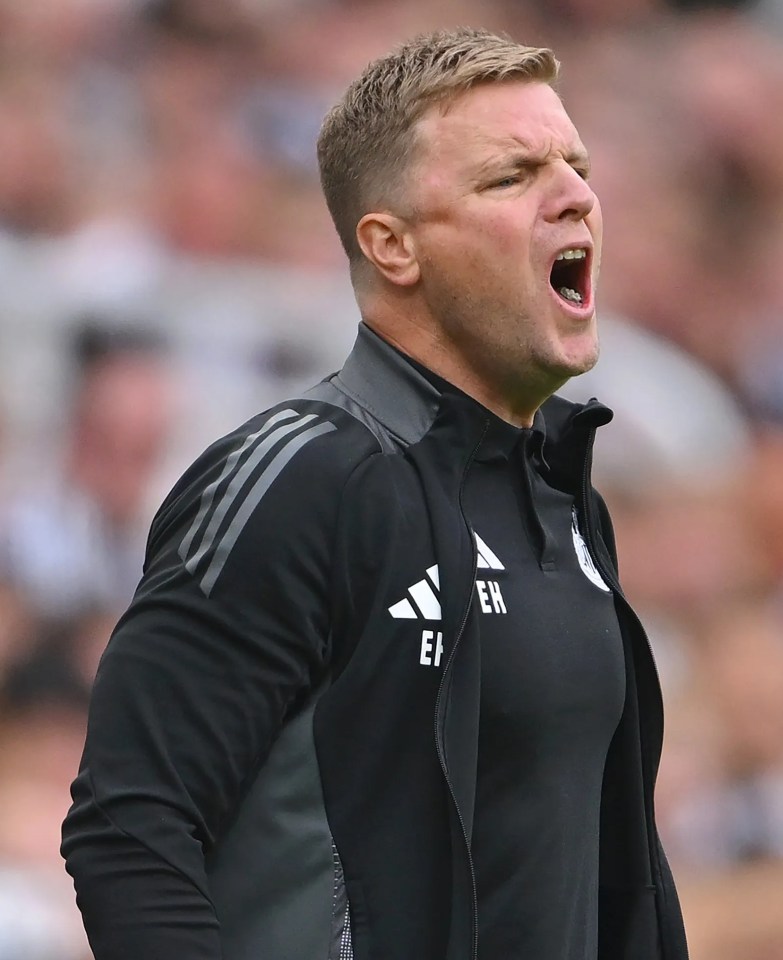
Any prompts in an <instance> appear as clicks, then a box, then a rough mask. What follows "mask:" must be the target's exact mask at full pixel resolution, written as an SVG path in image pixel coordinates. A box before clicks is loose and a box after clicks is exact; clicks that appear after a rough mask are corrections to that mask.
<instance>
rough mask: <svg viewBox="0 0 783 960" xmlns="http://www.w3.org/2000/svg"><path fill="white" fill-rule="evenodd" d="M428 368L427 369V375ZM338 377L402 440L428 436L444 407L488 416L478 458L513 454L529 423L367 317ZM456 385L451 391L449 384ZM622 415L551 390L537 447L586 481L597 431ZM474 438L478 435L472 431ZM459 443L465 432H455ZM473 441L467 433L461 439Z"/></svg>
mask: <svg viewBox="0 0 783 960" xmlns="http://www.w3.org/2000/svg"><path fill="white" fill-rule="evenodd" d="M425 374H426V375H425ZM335 383H336V385H337V386H339V388H340V389H341V390H342V391H343V392H344V393H346V394H347V395H348V396H349V397H351V398H352V399H353V400H355V401H356V402H357V403H359V404H360V405H361V406H362V407H363V408H364V409H365V410H367V411H368V412H369V413H370V414H371V415H372V416H373V417H374V418H375V419H376V420H377V421H378V422H379V423H380V424H381V425H382V426H383V427H384V428H385V429H386V430H387V431H388V432H389V433H390V434H391V435H392V436H393V437H394V438H395V439H396V440H398V441H399V442H400V444H401V445H402V446H409V445H411V444H414V443H416V442H417V441H419V440H421V438H422V437H423V436H424V434H426V433H427V431H428V430H429V429H430V428H431V427H432V425H433V423H434V422H435V419H436V417H437V416H438V411H439V410H440V409H441V406H442V401H446V402H445V403H444V404H443V406H444V407H446V408H448V407H451V408H452V409H459V410H460V415H459V419H460V420H462V421H463V423H464V422H465V421H466V420H473V421H474V422H475V423H480V424H481V426H482V428H483V426H484V425H485V424H486V423H487V422H488V423H489V426H488V428H487V431H486V436H485V439H484V440H483V441H482V444H481V448H480V449H479V450H477V451H476V454H475V456H476V459H479V460H483V459H485V458H487V457H490V458H491V457H493V456H497V455H501V456H506V457H507V456H509V455H510V453H511V452H512V450H513V449H514V448H515V446H516V443H517V442H518V439H519V437H520V436H522V435H524V434H525V433H528V434H529V433H530V431H529V430H528V431H525V430H521V429H519V428H517V427H514V426H513V425H511V424H509V423H506V422H505V421H504V420H501V418H500V417H498V416H497V415H496V414H494V413H492V411H490V410H488V409H487V408H486V407H484V406H482V404H480V403H479V402H478V401H476V400H474V399H473V398H472V397H469V396H468V395H467V394H466V393H464V392H463V391H462V390H460V389H459V388H458V387H456V386H454V385H453V384H448V383H447V382H446V381H444V380H443V379H442V378H441V377H439V376H438V375H437V374H434V373H432V372H430V371H425V372H422V368H421V367H420V365H419V364H418V363H417V362H415V361H411V359H410V358H408V357H406V356H405V355H404V354H402V353H400V351H399V350H397V349H396V348H395V347H393V346H392V345H391V344H390V343H388V342H387V341H386V340H384V339H383V338H382V337H381V336H379V335H378V334H377V333H375V332H374V331H373V330H371V329H370V327H368V326H367V324H365V323H360V324H359V331H358V335H357V338H356V342H355V344H354V347H353V350H352V351H351V353H350V355H349V356H348V359H347V360H346V362H345V365H344V366H343V368H342V370H341V371H340V372H339V373H338V374H337V375H336V377H335ZM444 385H445V386H447V387H448V391H446V390H445V389H444ZM449 394H452V395H453V396H454V397H455V398H460V400H459V402H457V403H456V404H454V403H450V402H448V401H447V400H446V398H447V397H448V395H449ZM613 416H614V414H613V413H612V411H611V410H610V409H609V408H608V407H605V406H604V405H603V404H601V403H599V402H598V401H597V400H590V401H589V402H588V403H587V404H577V403H572V402H571V401H569V400H565V399H563V398H562V397H557V396H553V397H550V398H549V399H548V400H547V401H546V402H545V403H544V404H543V405H542V406H541V408H540V409H539V410H538V411H537V412H536V415H535V419H534V421H533V426H532V428H531V429H532V432H533V438H534V440H533V443H534V448H533V452H536V448H537V449H538V450H540V455H541V457H542V459H543V461H544V463H545V464H546V465H548V466H551V467H552V469H553V470H555V472H556V473H557V474H562V475H564V477H563V478H564V479H565V477H567V478H568V480H569V481H570V482H571V483H570V484H569V485H571V484H573V483H575V482H576V483H578V481H579V477H580V475H581V468H582V463H583V457H584V454H585V452H586V450H587V447H588V446H589V440H588V438H589V434H590V432H591V430H594V429H595V428H597V427H598V426H601V425H602V424H604V423H608V422H609V421H610V420H611V419H612V417H613ZM469 434H470V437H471V438H473V437H475V434H474V432H473V431H469ZM455 439H456V440H457V441H458V443H459V437H455ZM466 443H470V440H469V439H466V438H463V441H462V443H460V444H459V446H460V447H461V446H464V445H465V444H466Z"/></svg>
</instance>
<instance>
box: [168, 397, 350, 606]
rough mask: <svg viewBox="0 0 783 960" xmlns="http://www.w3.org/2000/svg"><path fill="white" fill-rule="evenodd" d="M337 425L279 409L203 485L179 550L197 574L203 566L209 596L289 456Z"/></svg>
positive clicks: (190, 569) (314, 415)
mask: <svg viewBox="0 0 783 960" xmlns="http://www.w3.org/2000/svg"><path fill="white" fill-rule="evenodd" d="M273 428H274V429H273ZM303 428H305V429H303ZM336 429H337V428H336V427H335V425H334V424H333V423H329V422H328V421H324V420H321V419H320V418H319V417H318V416H317V415H316V414H313V413H310V414H300V413H297V412H296V411H295V410H281V411H280V412H279V413H276V414H275V415H274V416H273V417H270V419H269V420H268V421H267V422H266V424H265V425H264V427H263V428H262V429H261V430H259V431H257V432H256V433H253V434H251V435H250V436H248V437H247V438H246V439H245V441H244V443H243V444H242V446H241V447H239V448H238V449H237V450H234V451H233V452H232V453H231V454H230V455H229V456H228V457H227V458H226V462H225V464H224V466H223V470H222V471H221V473H220V476H219V477H218V478H217V479H216V480H214V481H213V482H212V483H210V484H209V485H208V486H207V487H206V488H205V489H204V492H203V493H202V495H201V503H200V505H199V510H198V513H197V515H196V518H195V519H194V521H193V523H192V524H191V526H190V528H189V530H188V532H187V533H186V534H185V537H184V538H183V540H182V543H181V544H180V546H179V550H178V553H179V556H180V557H181V558H182V560H183V561H184V562H185V568H186V569H187V570H188V571H189V572H190V573H191V574H193V576H196V571H197V570H198V569H199V568H200V569H201V570H202V575H201V579H200V580H199V585H200V587H201V589H202V590H203V591H204V593H205V594H206V595H207V596H209V594H210V593H211V592H212V589H213V587H214V586H215V583H216V582H217V579H218V577H219V576H220V574H221V572H222V570H223V567H224V566H225V564H226V561H227V560H228V557H229V555H230V554H231V550H232V549H233V547H234V545H235V544H236V542H237V540H238V539H239V537H240V535H241V533H242V530H243V528H244V526H245V524H246V523H247V521H248V520H249V519H250V517H251V516H252V514H253V511H254V510H255V509H256V507H257V506H258V505H259V503H260V502H261V500H262V499H263V496H264V494H265V493H266V492H267V490H268V489H269V488H270V487H271V485H272V484H273V483H274V481H275V480H276V479H277V477H278V476H279V474H280V473H281V472H282V470H283V469H284V468H285V466H286V465H287V464H288V462H289V461H290V460H291V459H292V458H293V457H294V456H295V455H296V454H297V453H298V452H299V451H300V450H301V449H302V447H304V446H305V445H306V444H308V443H310V441H311V440H315V439H316V437H320V436H322V435H323V434H325V433H330V432H331V431H333V430H336ZM273 451H274V453H273ZM270 454H272V455H271V456H269V455H270ZM262 465H263V466H262ZM259 468H261V469H260V473H259V472H258V471H259ZM232 510H233V515H232V517H231V519H230V520H229V519H228V517H229V514H230V513H231V512H232Z"/></svg>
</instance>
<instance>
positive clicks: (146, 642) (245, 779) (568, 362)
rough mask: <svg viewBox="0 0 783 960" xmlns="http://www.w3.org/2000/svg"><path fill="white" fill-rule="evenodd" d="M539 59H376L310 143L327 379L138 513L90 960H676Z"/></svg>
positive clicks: (101, 813)
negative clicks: (321, 214) (143, 552)
mask: <svg viewBox="0 0 783 960" xmlns="http://www.w3.org/2000/svg"><path fill="white" fill-rule="evenodd" d="M556 73H557V62H556V60H555V59H554V57H553V55H552V53H551V52H550V51H548V50H543V49H532V48H527V47H522V46H520V45H518V44H516V43H514V42H512V41H510V40H508V39H505V38H501V37H496V36H492V35H489V34H486V33H483V32H480V31H470V30H461V31H456V32H453V33H441V34H436V35H433V36H430V37H422V38H418V39H416V40H414V41H412V42H411V43H409V44H407V45H406V46H404V47H402V48H401V49H400V50H398V51H397V52H395V53H393V54H391V55H390V56H388V57H385V58H383V59H381V60H379V61H377V62H375V63H373V64H371V65H370V66H369V67H368V68H367V69H366V71H365V72H364V74H363V75H362V76H361V77H360V78H359V79H358V80H357V81H356V82H355V83H354V84H353V85H352V86H351V87H350V88H349V90H348V91H347V93H346V94H345V96H344V98H343V100H342V101H341V103H340V104H338V106H336V107H335V108H334V110H333V111H332V112H331V113H330V114H329V116H328V117H327V118H326V121H325V123H324V126H323V129H322V132H321V136H320V140H319V159H320V163H321V170H322V180H323V185H324V191H325V194H326V198H327V201H328V203H329V207H330V210H331V212H332V215H333V218H334V220H335V224H336V226H337V229H338V232H339V233H340V236H341V239H342V241H343V244H344V246H345V248H346V252H347V253H348V257H349V260H350V265H351V273H352V278H353V282H354V287H355V290H356V296H357V300H358V303H359V306H360V309H361V313H362V317H363V321H364V323H363V325H362V327H361V329H360V332H359V337H358V339H357V343H356V346H355V348H354V351H353V353H352V354H351V356H350V357H349V358H348V361H347V362H346V364H345V367H344V368H343V370H342V371H341V372H340V373H339V374H337V375H335V376H334V377H331V378H329V379H327V380H326V381H324V382H323V383H322V384H320V385H319V386H317V387H315V388H314V389H313V390H311V391H310V392H309V393H308V394H307V395H306V396H305V397H303V398H300V399H297V400H292V401H289V402H286V403H282V404H280V405H279V406H277V407H275V408H274V409H272V410H271V411H269V412H267V413H265V414H263V415H261V416H259V417H257V418H255V419H254V420H251V421H250V422H249V423H248V424H246V425H245V426H244V427H242V428H241V429H240V430H238V431H237V432H236V433H234V434H232V435H231V436H229V437H227V438H225V439H223V440H221V441H219V442H218V443H217V444H215V445H214V446H213V447H212V448H210V449H209V450H208V451H207V452H206V453H205V454H204V455H203V457H202V458H201V459H199V460H198V461H197V462H196V463H195V464H194V466H193V467H191V469H190V470H189V471H188V472H187V473H186V474H185V475H184V477H183V478H182V480H181V481H180V483H179V484H178V485H177V486H176V487H175V489H174V490H173V492H172V493H171V495H170V496H169V497H168V499H167V500H166V502H165V503H164V505H163V507H162V508H161V510H160V512H159V513H158V515H157V517H156V519H155V521H154V523H153V528H152V532H151V535H150V541H149V547H148V557H147V563H146V568H145V574H144V578H143V580H142V583H141V585H140V587H139V590H138V592H137V595H136V598H135V600H134V602H133V604H132V605H131V607H130V609H129V611H128V613H127V614H126V615H125V617H124V618H123V619H122V621H121V622H120V624H119V626H118V628H117V631H116V633H115V635H114V637H113V638H112V640H111V642H110V644H109V647H108V650H107V653H106V654H105V657H104V659H103V663H102V666H101V669H100V671H99V674H98V679H97V682H96V686H95V691H94V700H93V706H92V713H91V719H90V728H89V732H88V736H87V745H86V749H85V756H84V761H83V765H82V769H81V772H80V774H79V777H78V779H77V781H76V782H75V784H74V787H73V795H74V805H73V808H72V810H71V812H70V814H69V816H68V819H67V820H66V823H65V840H64V845H63V849H64V852H65V856H66V858H67V861H68V869H69V870H70V871H71V873H72V874H73V876H74V878H75V880H76V888H77V893H78V899H79V904H80V906H81V909H82V911H83V913H84V918H85V923H86V926H87V930H88V932H89V935H90V939H91V942H92V945H93V949H94V952H95V956H96V960H109V958H110V960H124V958H129V960H130V958H131V957H133V958H138V957H146V958H153V957H154V958H163V957H165V958H172V957H176V958H183V960H218V958H224V960H239V958H242V960H245V958H248V960H249V958H251V957H253V958H255V957H257V958H264V960H283V958H297V960H309V958H313V960H315V958H319V960H321V958H324V960H326V958H328V960H345V958H349V957H355V958H356V960H366V958H370V957H372V958H375V960H380V958H383V960H403V958H405V960H442V958H448V960H472V958H475V957H476V956H478V957H480V958H481V960H498V958H501V957H502V958H511V957H530V958H536V960H576V958H578V960H588V958H590V960H596V958H598V957H600V958H601V960H652V958H665V960H680V958H684V957H685V956H686V948H685V941H684V935H683V932H682V925H681V919H680V913H679V908H678V906H677V899H676V894H675V891H674V887H673V884H672V880H671V876H670V873H669V870H668V867H667V865H666V860H665V858H664V855H663V852H662V850H661V847H660V844H659V842H658V839H657V834H656V831H655V824H654V819H653V800H652V793H653V785H654V780H655V774H656V768H657V764H658V758H659V755H660V749H661V734H662V722H661V702H660V692H659V688H658V684H657V679H656V674H655V670H654V666H653V662H652V657H651V654H650V650H649V645H648V643H647V640H646V638H645V635H644V632H643V630H642V628H641V626H640V624H639V621H638V620H637V619H636V617H635V615H634V614H633V612H632V611H631V609H630V607H629V606H628V604H627V602H626V601H625V599H624V598H623V595H622V593H621V591H620V587H619V585H618V583H617V577H616V570H615V562H614V554H613V541H612V534H611V527H610V524H609V520H608V516H607V514H606V510H605V508H604V506H603V504H602V502H601V501H600V499H599V498H598V497H597V495H596V494H595V493H594V492H593V490H592V488H591V485H590V480H589V471H590V461H591V450H592V444H593V439H594V435H595V431H596V428H597V426H598V425H599V424H601V423H604V422H606V421H607V420H608V419H609V418H610V416H611V415H610V413H609V411H607V410H606V408H604V407H602V406H601V405H600V404H598V403H596V402H591V403H590V404H588V405H586V406H584V407H579V406H574V405H572V404H570V403H568V402H566V401H563V400H560V399H558V398H556V397H553V396H552V394H553V393H554V391H555V390H557V389H558V387H560V386H561V385H562V384H563V383H564V382H565V381H566V380H567V379H568V378H569V377H571V376H574V375H575V374H578V373H581V372H583V371H585V370H588V369H589V368H590V367H592V365H593V364H594V363H595V361H596V358H597V354H598V344H597V337H596V322H595V307H594V289H593V287H594V281H595V277H596V275H597V272H598V264H599V259H600V243H601V219H600V213H599V208H598V204H597V201H596V198H595V196H594V194H593V192H592V190H591V188H590V186H589V185H588V182H587V179H586V178H587V173H588V160H587V155H586V152H585V149H584V147H583V145H582V143H581V141H580V140H579V137H578V135H577V132H576V130H575V129H574V127H573V126H572V124H571V122H570V120H569V119H568V116H567V115H566V113H565V112H564V110H563V107H562V105H561V103H560V101H559V99H558V97H557V95H556V94H555V92H554V91H553V89H552V87H551V83H552V82H553V81H554V79H555V77H556Z"/></svg>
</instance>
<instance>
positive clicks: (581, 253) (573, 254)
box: [555, 247, 587, 260]
mask: <svg viewBox="0 0 783 960" xmlns="http://www.w3.org/2000/svg"><path fill="white" fill-rule="evenodd" d="M586 256H587V251H586V250H585V248H584V247H571V249H570V250H563V252H562V253H558V255H557V257H556V258H555V259H556V260H584V258H585V257H586Z"/></svg>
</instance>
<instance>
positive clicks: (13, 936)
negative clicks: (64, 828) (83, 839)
mask: <svg viewBox="0 0 783 960" xmlns="http://www.w3.org/2000/svg"><path fill="white" fill-rule="evenodd" d="M30 693H31V694H32V695H31V697H30V699H28V700H26V702H21V701H19V700H17V702H16V703H15V704H13V706H12V707H11V706H9V704H8V703H6V705H5V712H4V715H3V722H2V725H0V957H2V960H87V958H88V957H89V955H90V954H89V951H88V949H87V944H86V938H85V936H84V932H83V930H82V929H81V924H80V923H79V920H78V914H77V913H76V910H75V908H74V906H73V894H72V891H71V888H70V883H69V882H68V878H67V877H65V876H64V875H63V871H62V869H61V868H60V864H59V862H58V860H59V857H58V854H57V850H58V847H59V829H58V822H59V820H60V819H61V818H62V816H63V812H64V811H65V810H66V809H67V805H68V783H69V781H70V779H71V777H72V774H73V770H74V768H75V766H76V765H77V764H78V760H79V754H80V752H81V744H82V741H83V737H84V712H83V709H82V707H81V705H79V704H76V705H74V704H73V703H72V702H71V701H70V698H69V696H68V694H67V693H66V694H65V695H61V694H60V693H57V692H55V691H54V690H52V689H50V690H49V692H48V695H46V696H44V697H43V698H41V697H39V696H37V695H36V694H35V693H33V691H30Z"/></svg>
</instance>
